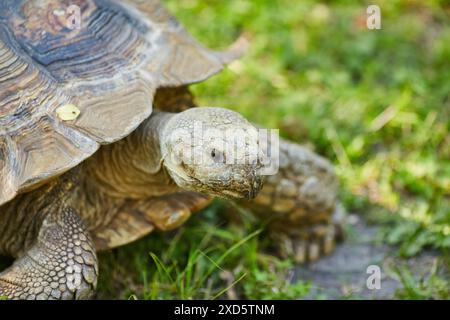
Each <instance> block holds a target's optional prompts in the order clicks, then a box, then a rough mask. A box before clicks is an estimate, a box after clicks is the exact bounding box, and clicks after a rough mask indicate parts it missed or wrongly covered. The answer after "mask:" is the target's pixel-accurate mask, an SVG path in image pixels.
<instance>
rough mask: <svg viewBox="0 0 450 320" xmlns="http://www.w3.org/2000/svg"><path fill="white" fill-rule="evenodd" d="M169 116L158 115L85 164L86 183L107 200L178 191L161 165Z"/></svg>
mask: <svg viewBox="0 0 450 320" xmlns="http://www.w3.org/2000/svg"><path fill="white" fill-rule="evenodd" d="M173 116H174V114H171V113H164V112H157V113H154V114H152V116H151V117H150V118H148V119H147V120H146V121H144V122H143V123H142V124H141V125H140V126H139V127H138V128H137V129H136V130H135V131H134V132H133V133H131V134H130V135H129V136H128V137H126V138H125V139H123V140H121V141H118V142H116V143H113V144H111V145H107V146H103V147H102V148H101V149H100V150H99V151H98V152H97V153H96V154H95V155H94V156H93V157H91V158H90V159H88V160H87V161H86V162H85V166H86V167H87V171H88V174H87V179H89V180H92V181H89V182H90V183H93V184H94V185H98V187H99V188H101V189H102V191H104V192H106V193H107V194H108V195H110V196H114V197H121V198H133V199H142V198H148V197H152V196H160V195H164V194H169V193H173V192H175V191H178V187H177V186H176V185H175V183H174V182H173V180H172V179H171V178H170V176H169V174H168V173H167V172H166V170H165V169H164V166H163V164H162V162H163V159H162V153H161V140H160V139H161V138H162V132H163V129H164V127H165V125H166V124H167V122H168V121H169V120H170V119H171V118H172V117H173Z"/></svg>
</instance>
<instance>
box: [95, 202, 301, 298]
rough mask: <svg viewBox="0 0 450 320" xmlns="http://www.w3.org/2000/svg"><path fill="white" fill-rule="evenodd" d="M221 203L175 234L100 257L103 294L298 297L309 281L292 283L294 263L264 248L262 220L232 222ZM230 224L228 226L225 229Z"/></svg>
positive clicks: (155, 235) (131, 295)
mask: <svg viewBox="0 0 450 320" xmlns="http://www.w3.org/2000/svg"><path fill="white" fill-rule="evenodd" d="M224 209H226V210H231V208H229V207H227V206H226V205H224V204H223V203H221V202H220V201H217V202H216V203H214V205H213V206H211V207H210V208H208V209H207V210H205V211H204V212H203V213H201V214H200V215H201V217H197V218H198V219H197V221H192V220H194V219H192V220H191V221H190V222H189V223H188V224H187V225H186V226H183V227H182V228H180V229H179V230H177V231H176V232H174V233H156V234H153V235H152V236H151V237H149V238H148V239H145V240H144V241H139V242H137V243H134V244H131V245H129V246H127V247H126V248H125V249H118V250H116V251H114V252H113V253H105V254H101V255H100V259H101V260H100V262H101V264H100V268H101V269H100V272H101V274H102V276H101V278H100V280H101V281H100V286H99V296H98V298H112V297H114V298H123V299H152V300H154V299H236V298H251V299H298V298H301V297H303V296H304V295H305V294H307V293H308V290H309V285H308V284H307V283H304V282H298V283H296V284H295V285H290V284H289V283H290V281H289V280H290V278H291V277H292V273H291V269H292V267H293V264H292V263H291V262H290V261H282V260H280V259H278V258H276V257H274V256H273V255H270V254H264V253H263V252H261V251H260V240H259V238H258V235H259V234H260V233H261V232H263V231H262V229H261V226H259V225H258V224H252V225H247V226H246V227H245V228H242V226H239V227H237V226H233V225H228V224H227V223H226V221H225V219H224V218H223V216H222V215H221V213H223V211H225V210H224ZM225 225H227V226H226V227H225Z"/></svg>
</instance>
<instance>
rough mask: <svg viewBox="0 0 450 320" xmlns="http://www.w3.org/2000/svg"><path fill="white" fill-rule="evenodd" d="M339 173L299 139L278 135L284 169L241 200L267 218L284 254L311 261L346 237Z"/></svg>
mask: <svg viewBox="0 0 450 320" xmlns="http://www.w3.org/2000/svg"><path fill="white" fill-rule="evenodd" d="M336 203H337V179H336V176H335V175H334V172H333V168H332V166H331V164H330V163H329V162H328V161H327V160H326V159H324V158H322V157H320V156H318V155H316V154H315V153H313V152H312V151H310V150H308V149H307V148H305V147H302V146H300V145H297V144H294V143H290V142H287V141H285V140H282V139H281V140H280V169H279V172H278V174H276V175H273V176H268V177H267V178H266V181H265V184H264V187H263V189H262V190H261V192H260V194H259V195H258V196H257V197H256V198H255V199H254V200H253V201H251V202H249V203H245V202H241V204H243V205H244V206H246V207H249V208H250V209H251V210H252V212H254V213H255V214H257V215H258V216H259V217H262V218H263V219H264V220H267V221H269V225H268V227H269V230H270V233H271V235H272V239H273V241H274V242H275V243H274V244H275V246H276V247H277V248H278V250H279V252H280V254H281V255H282V256H283V257H288V256H289V257H293V258H294V259H295V261H296V262H297V263H306V262H312V261H315V260H317V259H318V258H320V257H321V256H322V255H326V254H329V253H330V252H331V251H333V249H334V246H335V241H336V240H337V239H339V238H340V237H342V231H341V229H340V225H339V222H338V221H336V220H337V219H340V217H339V216H338V215H337V214H338V213H339V210H338V206H337V205H336Z"/></svg>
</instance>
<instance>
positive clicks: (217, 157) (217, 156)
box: [211, 149, 225, 163]
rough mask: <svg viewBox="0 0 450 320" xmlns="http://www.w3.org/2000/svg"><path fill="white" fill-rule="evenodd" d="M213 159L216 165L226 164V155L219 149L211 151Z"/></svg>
mask: <svg viewBox="0 0 450 320" xmlns="http://www.w3.org/2000/svg"><path fill="white" fill-rule="evenodd" d="M211 158H213V160H214V162H215V163H224V162H225V155H224V154H223V152H221V151H219V150H217V149H212V150H211Z"/></svg>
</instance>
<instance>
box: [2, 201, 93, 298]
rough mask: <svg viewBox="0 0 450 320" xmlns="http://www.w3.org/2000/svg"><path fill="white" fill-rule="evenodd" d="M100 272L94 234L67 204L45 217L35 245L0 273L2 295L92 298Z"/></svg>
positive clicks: (11, 296) (14, 296)
mask: <svg viewBox="0 0 450 320" xmlns="http://www.w3.org/2000/svg"><path fill="white" fill-rule="evenodd" d="M97 275H98V267H97V257H96V253H95V249H94V247H93V244H92V241H91V238H90V236H89V234H88V233H87V231H86V228H85V226H84V224H83V222H82V221H81V219H80V217H79V216H78V214H77V213H76V212H75V210H73V209H72V208H64V209H62V210H60V211H59V212H57V213H55V214H50V215H48V216H47V217H46V218H45V219H44V221H43V224H42V227H41V229H40V231H39V236H38V238H37V241H36V243H35V245H34V246H32V247H31V249H29V250H28V251H27V252H25V254H24V255H23V256H22V257H20V258H19V259H17V260H16V261H15V263H14V264H13V265H12V266H11V267H10V268H9V269H7V270H5V271H4V272H2V273H0V297H6V298H8V299H23V300H24V299H27V300H38V299H44V300H47V299H57V300H59V299H61V300H65V299H88V298H89V297H90V296H91V295H92V294H93V292H94V290H95V288H96V285H97Z"/></svg>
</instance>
